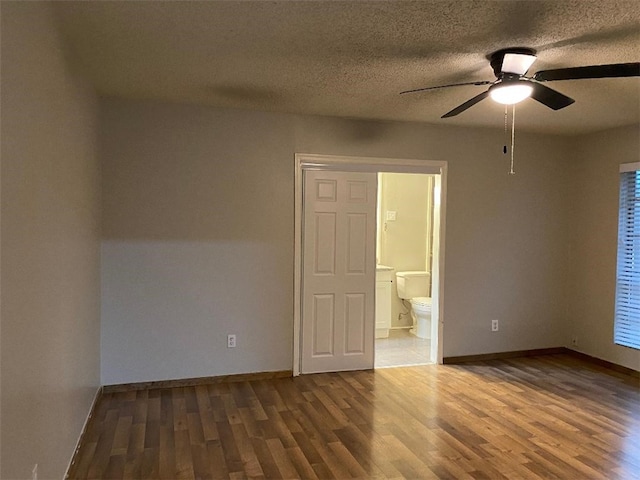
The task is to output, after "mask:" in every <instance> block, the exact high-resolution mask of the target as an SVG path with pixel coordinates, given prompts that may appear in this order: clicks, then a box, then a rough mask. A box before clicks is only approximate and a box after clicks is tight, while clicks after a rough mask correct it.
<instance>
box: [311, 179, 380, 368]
mask: <svg viewBox="0 0 640 480" xmlns="http://www.w3.org/2000/svg"><path fill="white" fill-rule="evenodd" d="M376 196H377V175H376V174H375V173H371V172H339V171H321V170H305V172H304V186H303V197H304V199H303V225H302V229H303V235H302V236H303V242H302V243H303V245H302V305H301V307H302V308H301V310H302V318H301V330H302V345H301V347H302V348H301V373H317V372H333V371H344V370H359V369H368V368H373V362H374V329H375V320H374V316H375V233H376Z"/></svg>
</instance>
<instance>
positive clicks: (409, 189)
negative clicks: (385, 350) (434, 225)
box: [378, 173, 433, 327]
mask: <svg viewBox="0 0 640 480" xmlns="http://www.w3.org/2000/svg"><path fill="white" fill-rule="evenodd" d="M379 188H381V194H382V195H381V202H380V203H381V209H382V210H381V215H382V222H381V224H380V228H379V231H378V235H379V236H380V240H381V241H380V247H381V248H380V263H382V264H383V265H388V266H391V267H393V268H394V269H395V271H396V272H400V271H405V270H425V269H426V268H427V248H428V245H427V237H428V236H430V235H431V232H430V226H429V215H430V213H429V210H430V209H431V210H432V208H433V207H432V205H431V202H430V197H431V195H432V192H431V183H430V177H429V176H428V175H418V174H406V173H381V174H380V178H379ZM387 211H395V212H396V219H395V220H387V219H386V212H387ZM385 224H386V226H385ZM392 298H393V301H392V302H391V326H392V327H407V326H410V325H411V324H412V321H411V315H409V314H408V311H407V309H408V308H409V305H408V304H406V303H405V305H404V306H403V305H402V303H401V300H400V299H399V298H398V297H397V295H395V289H394V295H393V297H392ZM400 313H403V315H402V316H399V314H400Z"/></svg>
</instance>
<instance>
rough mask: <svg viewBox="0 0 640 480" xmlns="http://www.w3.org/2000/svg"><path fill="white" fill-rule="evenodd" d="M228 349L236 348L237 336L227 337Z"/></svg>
mask: <svg viewBox="0 0 640 480" xmlns="http://www.w3.org/2000/svg"><path fill="white" fill-rule="evenodd" d="M227 348H236V336H235V335H227Z"/></svg>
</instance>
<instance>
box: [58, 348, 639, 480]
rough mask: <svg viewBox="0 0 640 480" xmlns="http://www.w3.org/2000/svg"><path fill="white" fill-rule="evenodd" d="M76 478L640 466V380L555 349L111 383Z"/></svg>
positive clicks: (450, 474)
mask: <svg viewBox="0 0 640 480" xmlns="http://www.w3.org/2000/svg"><path fill="white" fill-rule="evenodd" d="M163 385H164V383H163ZM69 478H72V479H76V478H77V479H87V478H92V479H101V478H129V479H159V478H166V479H178V478H184V479H187V478H189V479H191V478H194V479H195V478H200V479H223V478H226V479H240V478H282V479H293V478H304V479H315V478H323V479H325V478H339V479H342V478H345V479H346V478H362V479H373V478H398V479H399V478H409V479H429V478H440V479H448V478H450V479H465V478H474V479H476V478H488V479H491V480H494V479H500V478H506V479H531V480H534V479H562V480H566V479H571V480H573V479H576V480H577V479H580V480H583V479H584V480H587V479H588V480H592V479H600V478H606V479H611V478H619V479H625V480H626V479H633V478H639V479H640V383H639V381H638V378H636V377H631V376H629V375H625V374H624V373H622V372H618V371H609V370H607V369H606V368H604V367H602V366H601V365H592V364H590V363H589V362H587V361H585V360H584V359H581V358H576V357H574V356H571V355H547V356H541V357H527V358H521V359H519V358H509V359H503V360H491V361H479V362H472V363H466V364H461V365H440V366H438V365H425V366H416V367H403V368H395V369H392V368H390V369H381V370H376V371H360V372H341V373H329V374H317V375H307V376H302V377H297V378H273V379H258V380H242V381H238V382H235V383H233V384H225V383H220V382H216V383H214V384H209V385H206V384H203V383H197V382H195V383H193V385H180V386H178V387H176V388H169V386H168V385H165V386H163V387H162V388H156V387H152V388H149V389H147V390H143V389H139V388H138V389H124V390H118V391H111V392H104V393H103V394H102V396H101V397H100V398H99V399H98V401H97V402H96V405H95V411H94V412H93V414H92V416H91V419H90V421H89V424H88V425H87V429H86V432H85V435H84V436H83V444H82V445H81V446H80V448H79V450H78V452H77V453H76V457H75V459H74V461H73V464H72V467H71V469H70V472H69Z"/></svg>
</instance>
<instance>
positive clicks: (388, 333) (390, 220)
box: [375, 173, 440, 368]
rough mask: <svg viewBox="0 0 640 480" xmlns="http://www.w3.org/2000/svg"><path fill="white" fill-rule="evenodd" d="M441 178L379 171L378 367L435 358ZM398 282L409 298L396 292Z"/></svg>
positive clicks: (421, 361) (377, 236)
mask: <svg viewBox="0 0 640 480" xmlns="http://www.w3.org/2000/svg"><path fill="white" fill-rule="evenodd" d="M439 180H440V179H439V176H438V175H426V174H414V173H378V201H377V209H378V211H377V232H376V259H377V264H378V267H377V269H376V270H377V272H376V345H375V366H376V368H381V367H392V366H407V365H423V364H429V363H435V358H436V357H435V355H436V350H437V338H438V334H437V325H438V322H437V318H436V317H437V305H436V306H435V307H436V308H433V304H432V302H431V297H432V292H433V290H434V289H436V291H437V285H432V280H433V278H434V275H432V273H433V268H434V266H435V265H434V261H433V260H434V253H436V254H437V247H438V245H437V240H436V245H434V239H437V236H434V231H436V230H437V229H438V227H439V225H438V217H439V215H438V212H437V209H435V208H434V200H435V199H436V198H437V196H434V191H435V190H436V189H437V188H438V187H439ZM436 256H437V255H436ZM418 272H420V273H418ZM425 272H427V273H426V274H425ZM398 274H399V275H398ZM435 278H436V279H437V275H435ZM398 281H400V289H401V292H402V291H404V292H405V293H404V294H403V295H404V296H405V297H410V298H406V299H401V298H400V297H399V296H398ZM403 286H405V287H406V288H407V289H408V290H407V289H403ZM425 297H426V298H425Z"/></svg>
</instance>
